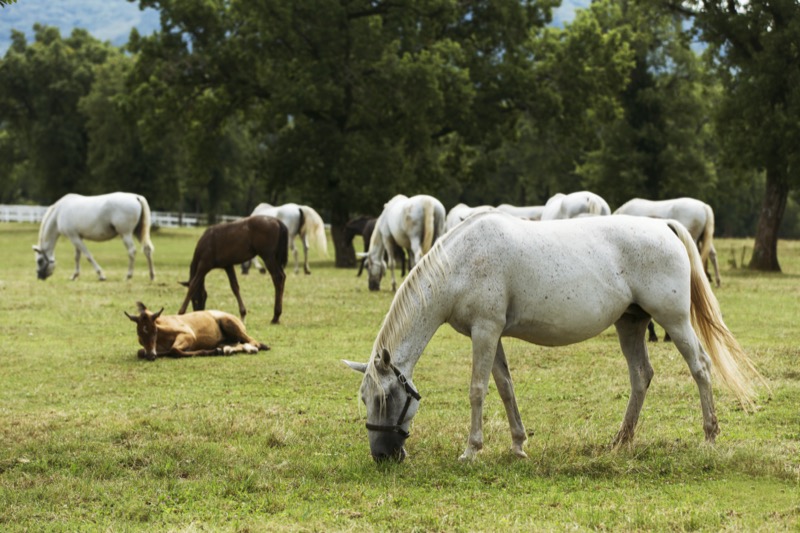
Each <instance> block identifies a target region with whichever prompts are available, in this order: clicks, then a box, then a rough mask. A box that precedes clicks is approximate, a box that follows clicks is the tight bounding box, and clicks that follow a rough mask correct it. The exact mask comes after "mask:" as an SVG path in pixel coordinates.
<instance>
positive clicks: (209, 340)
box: [125, 302, 269, 361]
mask: <svg viewBox="0 0 800 533" xmlns="http://www.w3.org/2000/svg"><path fill="white" fill-rule="evenodd" d="M136 306H137V307H138V309H139V315H138V316H131V315H129V314H128V313H127V312H125V315H126V316H127V317H128V318H129V319H131V320H132V321H133V322H136V333H137V334H138V335H139V344H141V345H142V349H141V350H139V354H138V355H139V357H140V358H143V359H149V360H151V361H153V360H155V358H156V357H158V356H164V355H168V356H172V357H192V356H195V355H230V354H234V353H239V352H247V353H256V352H258V351H259V350H269V346H267V345H266V344H264V343H261V342H258V341H257V340H255V339H254V338H253V337H251V336H250V335H248V334H247V332H246V331H245V329H244V324H243V323H242V321H241V320H239V318H238V317H236V316H233V315H231V314H229V313H224V312H222V311H195V312H193V313H187V314H185V315H166V316H161V313H162V312H163V311H164V309H163V308H162V309H161V311H159V312H157V313H152V312H151V311H149V310H148V309H147V307H145V305H144V304H143V303H142V302H136Z"/></svg>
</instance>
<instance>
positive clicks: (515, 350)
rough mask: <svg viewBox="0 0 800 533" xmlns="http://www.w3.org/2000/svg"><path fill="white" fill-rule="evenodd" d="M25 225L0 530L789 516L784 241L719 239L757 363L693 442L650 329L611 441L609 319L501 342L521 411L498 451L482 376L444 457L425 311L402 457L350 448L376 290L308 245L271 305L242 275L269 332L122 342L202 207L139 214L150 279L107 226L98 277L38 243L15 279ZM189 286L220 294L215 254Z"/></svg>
mask: <svg viewBox="0 0 800 533" xmlns="http://www.w3.org/2000/svg"><path fill="white" fill-rule="evenodd" d="M37 231H38V227H37V226H35V225H31V224H0V240H2V242H3V243H4V246H6V250H7V253H6V255H5V256H4V263H3V267H4V268H3V270H2V279H0V298H2V302H3V304H2V306H0V324H3V327H2V328H0V360H2V362H3V381H2V383H3V386H2V387H0V501H2V502H3V505H2V506H0V529H2V530H3V531H9V532H15V531H27V530H43V529H44V530H69V531H83V530H110V531H185V530H190V531H196V530H201V531H233V530H236V531H244V530H249V531H286V530H292V531H296V530H303V531H306V530H325V531H341V530H357V531H362V530H368V531H371V530H386V529H392V530H402V531H412V530H422V529H424V530H447V531H496V530H498V529H502V530H504V531H542V530H563V529H565V528H569V529H576V530H589V529H603V530H614V531H643V530H652V531H665V530H693V531H719V530H731V531H754V530H765V529H766V530H770V531H776V530H777V531H793V530H796V529H797V528H798V526H800V490H799V489H800V485H798V483H799V482H800V478H799V477H798V476H800V462H799V461H798V457H800V434H799V433H798V428H800V413H799V412H798V409H797V405H798V402H800V380H799V378H800V375H799V374H798V369H797V356H798V349H797V342H796V335H795V332H796V317H797V315H798V311H800V310H798V301H799V300H798V298H797V276H798V274H800V246H798V244H797V243H794V242H781V255H782V257H783V259H784V266H785V269H786V273H787V274H786V275H783V276H775V275H766V274H756V273H752V272H749V271H747V270H743V269H741V268H739V269H732V268H730V266H729V265H730V261H731V260H732V259H733V260H735V261H736V263H737V264H740V263H741V255H742V252H743V250H746V253H749V252H750V251H751V250H752V241H750V240H748V241H743V240H737V241H734V240H720V241H717V243H716V245H717V250H718V252H719V254H720V263H721V264H722V265H723V273H722V276H723V287H722V288H721V289H718V290H717V291H716V294H717V297H718V298H719V299H720V301H721V305H722V309H723V311H724V313H725V321H726V323H727V324H728V325H729V326H730V328H731V329H732V330H733V332H734V333H735V334H736V336H737V338H738V340H739V341H740V342H741V343H742V344H743V346H744V347H745V349H746V350H747V351H748V352H749V353H750V355H751V356H752V358H753V359H754V360H755V362H756V364H757V365H758V367H759V369H760V370H761V372H762V373H763V374H764V375H765V376H766V378H767V380H768V382H769V384H770V386H771V388H772V394H771V397H769V398H768V397H767V393H766V391H764V390H763V389H762V391H761V393H762V394H761V397H760V398H759V402H758V403H759V409H758V410H757V411H755V412H754V413H745V412H743V411H742V410H741V409H740V408H739V406H738V404H737V402H736V400H735V399H734V397H733V396H732V395H731V394H730V393H728V392H727V391H726V390H725V389H723V388H721V387H717V386H715V387H714V394H715V400H716V404H717V414H718V417H719V421H720V425H721V427H722V433H721V434H720V436H719V437H718V440H717V443H716V445H714V446H707V445H705V444H703V429H702V417H701V414H700V407H699V401H698V397H697V387H696V386H695V385H694V382H693V380H692V378H691V375H690V373H689V370H688V369H687V367H686V364H685V362H684V361H683V358H682V357H681V356H680V355H679V354H678V352H677V351H676V349H675V347H674V346H672V345H671V344H664V343H658V344H654V345H650V347H649V349H650V354H651V358H652V362H653V366H654V368H655V371H656V375H655V377H654V379H653V382H652V384H651V387H650V390H649V392H648V397H647V400H646V402H645V406H644V410H643V412H642V417H641V420H640V426H639V428H638V433H637V437H636V439H635V441H634V443H633V445H632V446H630V447H626V448H623V449H619V450H611V449H610V448H609V444H610V442H611V439H612V438H613V436H614V433H615V431H616V429H617V425H618V424H619V423H620V421H621V419H622V416H623V413H624V410H625V405H626V402H627V398H628V395H629V383H628V375H627V369H626V366H625V362H624V358H623V357H622V356H621V355H620V351H619V345H618V342H617V339H616V336H615V335H614V333H613V330H609V331H608V332H605V333H604V334H602V335H600V336H599V337H597V338H595V339H593V340H591V341H588V342H585V343H581V344H577V345H573V346H568V347H562V348H546V347H538V346H534V345H531V344H527V343H524V342H521V341H517V340H514V339H507V340H505V341H504V343H505V346H506V352H507V354H508V358H509V363H510V367H511V372H512V374H513V376H514V380H515V387H516V393H517V397H518V400H519V407H520V410H521V413H522V417H523V421H524V422H525V424H526V426H527V428H528V430H529V431H530V432H531V433H532V434H531V436H530V438H529V441H528V444H527V446H526V450H527V452H528V454H529V457H530V458H529V459H528V460H526V461H520V460H517V459H515V458H513V457H512V456H511V454H510V453H509V451H508V447H509V444H510V436H509V432H508V425H507V422H506V418H505V412H504V409H503V407H502V402H501V401H500V399H499V397H498V395H497V393H496V390H495V388H494V385H493V384H492V385H491V388H490V392H489V395H488V397H487V401H486V409H485V412H484V433H485V440H486V448H485V449H484V450H483V451H482V452H481V454H480V455H479V457H478V459H477V460H476V461H475V462H473V463H466V464H464V463H460V462H459V461H458V460H457V458H458V456H459V454H460V453H461V452H462V451H463V447H464V445H465V444H466V438H467V432H468V426H469V397H468V396H469V394H468V383H469V374H470V371H469V368H470V361H471V359H470V342H469V339H468V338H466V337H464V336H462V335H459V334H457V333H455V332H454V331H452V329H450V328H449V327H448V326H444V327H442V328H441V329H440V331H439V332H437V334H436V335H435V336H434V338H433V340H432V341H431V343H430V344H429V346H428V347H427V348H426V350H425V353H424V355H423V356H422V358H421V359H420V362H419V364H418V365H417V368H416V371H415V373H414V382H415V385H416V386H417V387H418V388H419V389H420V392H421V393H422V395H423V398H422V403H421V407H420V411H419V413H418V415H417V416H416V417H415V419H414V425H413V427H412V434H411V438H410V439H409V441H408V450H409V453H410V457H409V458H408V459H407V460H406V461H405V462H404V463H402V464H399V465H392V464H389V465H380V466H379V465H376V464H375V463H373V461H372V459H371V458H370V457H369V448H368V443H367V436H366V431H365V429H364V426H363V423H364V409H363V407H362V406H360V405H359V400H358V386H359V383H360V379H361V378H360V377H359V375H357V374H355V373H353V372H352V371H350V370H349V369H347V368H345V367H344V365H342V363H341V362H340V359H343V358H347V359H351V360H359V361H364V360H366V359H367V357H368V355H369V351H370V349H371V348H372V344H373V342H374V339H375V336H376V334H377V331H378V328H379V327H380V324H381V321H382V319H383V316H384V314H385V313H386V311H387V310H388V308H389V305H390V303H391V300H392V294H391V292H389V291H387V290H384V291H383V292H379V293H370V292H369V291H368V290H367V287H366V280H364V278H363V277H362V278H356V277H355V275H354V271H353V270H352V269H347V270H345V269H336V268H333V264H332V261H331V260H330V259H326V260H321V259H319V258H316V259H315V260H314V262H313V263H314V264H312V270H313V271H314V274H313V275H312V276H303V275H299V276H295V275H292V274H289V276H288V279H287V285H286V294H285V300H284V314H283V316H282V324H281V325H279V326H271V325H269V318H270V317H271V305H272V304H271V301H272V286H271V283H270V282H269V281H267V280H266V278H265V277H264V276H262V275H259V274H255V273H251V274H250V275H249V276H247V277H240V284H241V287H242V296H243V298H244V300H245V302H246V304H247V306H248V310H249V313H248V316H247V328H248V331H249V332H250V333H251V334H252V335H254V336H255V337H256V338H258V339H259V340H263V341H265V342H266V343H268V344H269V345H271V346H272V350H271V351H269V352H261V353H259V354H257V355H236V356H232V357H206V358H195V359H183V360H176V359H159V360H158V361H156V362H152V363H151V362H147V361H143V360H139V359H137V358H136V350H137V349H138V344H137V342H136V335H135V327H134V325H133V324H132V323H131V322H129V321H128V319H127V318H126V317H125V316H124V315H123V313H122V312H123V311H128V312H129V313H131V312H133V311H134V310H135V304H134V302H136V301H137V300H141V301H144V302H145V303H146V304H147V305H148V306H150V307H152V308H160V307H162V306H164V307H165V308H166V309H165V313H173V312H175V311H176V310H177V308H178V306H179V304H180V302H181V301H182V299H183V296H184V295H185V292H184V291H185V289H184V288H183V287H181V286H179V285H178V284H177V283H175V280H180V279H186V275H187V274H188V261H189V258H190V257H191V254H192V250H193V248H194V245H195V243H196V241H197V238H198V237H199V235H200V233H201V231H202V229H181V230H168V229H165V228H162V229H160V230H159V231H157V232H155V233H154V234H153V241H154V244H155V248H156V251H155V262H156V273H157V278H156V281H155V282H150V281H149V280H148V278H147V274H146V272H145V270H146V269H144V268H142V267H143V265H144V264H145V262H144V260H143V258H142V255H141V254H139V256H138V257H137V263H136V271H135V274H134V278H133V279H132V280H130V281H125V280H124V277H125V272H126V270H127V255H126V254H125V252H124V249H123V248H124V247H123V246H122V244H121V243H120V242H119V240H118V239H117V240H114V241H110V242H107V243H89V247H90V249H91V250H92V252H93V253H94V255H95V257H96V258H97V259H98V261H100V263H101V264H102V265H103V266H104V268H105V270H106V273H107V274H108V277H109V279H108V281H105V282H102V283H100V282H97V281H95V280H94V279H93V278H92V276H86V277H85V278H84V277H82V278H80V279H79V280H77V281H75V282H70V281H69V280H68V278H69V275H70V273H71V270H72V268H71V262H72V247H71V245H70V244H69V242H67V241H66V240H65V239H62V240H61V241H59V243H58V246H57V249H56V257H57V259H58V260H59V264H58V267H57V268H56V271H55V275H54V276H53V277H51V278H50V279H48V280H47V281H46V282H41V281H38V280H37V279H36V276H35V266H34V261H33V254H32V252H31V250H30V245H31V244H32V243H33V242H35V240H36V235H37ZM207 288H208V291H209V302H208V303H209V306H210V307H214V308H218V309H223V310H235V309H236V302H235V299H234V297H233V295H232V294H231V293H230V289H229V288H228V281H227V278H226V276H225V274H224V273H223V272H222V271H214V272H212V274H210V275H209V277H208V280H207Z"/></svg>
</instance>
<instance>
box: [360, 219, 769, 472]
mask: <svg viewBox="0 0 800 533" xmlns="http://www.w3.org/2000/svg"><path fill="white" fill-rule="evenodd" d="M634 252H635V253H634ZM651 317H652V318H653V319H654V320H656V321H658V322H659V323H660V324H661V325H662V326H664V328H665V329H666V330H667V331H669V332H670V334H671V335H672V338H673V339H675V347H676V348H677V349H678V350H679V351H680V353H681V355H682V356H683V358H684V359H685V360H686V363H687V364H688V366H689V370H690V371H691V375H692V377H693V378H694V380H695V382H696V384H697V388H698V391H699V393H700V406H701V409H702V413H703V429H704V431H705V438H706V440H707V441H709V442H714V439H715V437H716V436H717V434H718V433H719V425H718V423H717V416H716V414H715V409H714V399H713V394H712V388H711V372H712V369H714V370H716V372H717V375H718V376H719V377H720V378H721V380H722V382H723V383H725V384H726V385H727V386H729V387H730V388H731V390H732V391H733V392H734V393H735V394H736V396H737V397H738V398H739V400H740V401H741V402H742V403H743V404H744V405H746V406H748V405H751V404H752V401H753V397H754V394H755V390H754V388H753V383H752V380H753V379H754V378H758V377H759V374H758V371H757V370H756V369H755V367H754V366H753V364H752V362H751V361H750V359H749V358H748V357H747V354H745V352H744V351H743V350H742V348H741V347H740V346H739V344H738V342H737V341H736V339H735V338H734V336H733V334H732V333H731V332H730V331H729V330H728V328H727V327H726V326H725V323H724V322H723V320H722V313H721V311H720V308H719V303H718V302H717V300H716V298H715V297H714V293H713V292H712V291H711V287H710V286H709V283H708V279H707V278H706V276H705V275H704V273H703V265H702V262H701V261H700V254H699V253H698V251H697V247H696V246H695V245H694V242H693V241H692V236H691V235H690V234H689V232H688V231H687V230H686V228H685V227H683V226H682V225H681V224H679V223H678V222H675V221H673V220H655V219H644V218H637V217H627V216H615V217H592V219H586V218H576V219H572V220H560V221H552V222H526V221H522V220H519V219H516V218H513V217H510V216H508V215H506V214H502V213H482V214H479V215H475V216H474V217H470V218H468V219H467V220H465V221H464V222H463V223H461V224H459V225H458V227H456V228H455V229H454V230H453V231H451V232H448V233H447V234H445V236H444V237H443V238H442V239H441V240H440V241H439V242H437V244H436V245H435V246H434V247H433V249H432V250H431V251H430V252H429V253H428V254H427V255H426V256H425V257H424V258H423V259H422V261H421V262H420V264H418V265H417V266H416V268H414V269H413V270H412V271H411V272H410V273H409V275H408V277H406V279H405V281H404V282H403V284H402V285H401V286H400V289H399V290H398V291H397V294H396V295H395V297H394V300H393V301H392V305H391V307H390V308H389V312H388V313H387V314H386V317H385V318H384V321H383V324H382V326H381V329H380V331H379V332H378V335H377V337H376V339H375V343H374V345H373V348H372V352H371V354H370V357H369V360H368V362H367V363H366V364H362V363H353V362H347V361H346V363H347V364H348V365H349V366H350V367H351V368H353V369H354V370H357V371H360V372H364V373H365V375H364V377H363V380H362V383H361V399H362V400H363V402H364V404H365V405H366V411H367V424H366V426H367V432H368V437H369V444H370V452H371V453H372V456H373V458H375V459H376V460H383V459H388V458H394V459H402V458H403V457H405V449H404V444H405V441H406V439H407V438H408V436H409V426H410V424H411V420H412V419H413V417H414V415H415V414H416V413H417V411H418V409H419V399H420V395H419V393H418V392H417V389H416V388H415V387H414V383H413V381H412V379H413V373H414V367H415V366H416V364H417V362H418V361H419V358H420V357H421V355H422V352H423V350H424V349H425V347H426V346H427V345H428V343H429V342H430V340H431V338H432V337H433V335H434V334H435V333H436V331H437V330H438V329H439V326H441V325H442V324H444V323H448V324H450V325H451V326H452V327H453V328H454V329H455V330H456V331H458V332H459V333H461V334H463V335H465V336H468V337H470V338H471V339H472V357H471V359H472V380H471V384H470V391H469V400H470V405H471V410H472V416H471V425H470V432H469V439H468V441H467V446H466V449H465V450H464V453H463V455H462V456H461V458H462V459H472V458H473V457H475V456H476V454H477V453H478V451H479V450H480V449H481V448H482V447H483V404H484V399H485V397H486V393H487V391H488V383H489V377H490V376H494V381H495V383H496V385H497V390H498V392H499V394H500V398H501V399H502V400H503V404H504V405H505V410H506V415H507V418H508V422H509V426H510V428H511V437H512V451H513V453H514V454H516V455H517V456H520V457H526V454H525V451H524V450H523V446H524V444H525V441H526V439H527V433H526V431H525V427H524V426H523V424H522V419H521V417H520V413H519V409H518V407H517V400H516V396H515V393H514V386H513V384H512V380H511V373H510V371H509V365H508V362H507V360H506V354H505V351H504V349H503V344H502V338H503V337H515V338H519V339H522V340H525V341H527V342H532V343H535V344H539V345H542V346H564V345H567V344H572V343H576V342H580V341H583V340H586V339H590V338H592V337H594V336H596V335H599V334H600V333H602V332H603V331H604V330H605V329H606V328H607V327H609V326H610V325H612V324H613V325H614V326H615V327H616V330H617V336H618V337H619V342H620V347H621V349H622V353H623V355H624V356H625V359H626V361H627V363H628V376H629V379H630V384H631V393H630V397H629V399H628V406H627V409H626V411H625V416H624V418H623V420H622V425H621V426H620V429H619V431H618V433H617V435H616V437H615V439H614V443H615V444H623V443H626V442H628V441H630V440H631V439H632V438H633V436H634V430H635V428H636V425H637V421H638V419H639V413H640V412H641V409H642V404H643V403H644V399H645V394H646V393H647V389H648V387H649V386H650V381H651V379H652V378H653V367H652V366H651V364H650V358H649V356H648V350H647V343H646V342H645V339H644V331H645V328H646V327H647V323H648V322H649V321H650V318H651ZM701 342H702V344H701ZM414 400H417V401H414Z"/></svg>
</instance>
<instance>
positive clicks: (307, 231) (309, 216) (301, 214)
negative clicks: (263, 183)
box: [242, 203, 328, 274]
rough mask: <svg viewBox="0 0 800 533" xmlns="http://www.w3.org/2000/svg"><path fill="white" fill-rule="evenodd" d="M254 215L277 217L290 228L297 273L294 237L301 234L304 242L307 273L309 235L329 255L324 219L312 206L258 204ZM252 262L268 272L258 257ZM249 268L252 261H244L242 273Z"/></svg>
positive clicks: (290, 240) (298, 269)
mask: <svg viewBox="0 0 800 533" xmlns="http://www.w3.org/2000/svg"><path fill="white" fill-rule="evenodd" d="M252 215H266V216H270V217H275V218H277V219H279V220H280V221H281V222H283V223H284V224H286V227H287V228H288V229H289V249H290V250H291V251H292V253H293V254H294V273H295V274H297V273H298V272H300V263H299V261H298V258H297V248H296V247H295V245H294V239H295V237H297V236H298V235H299V236H300V242H302V243H303V271H304V272H305V273H306V274H311V270H309V269H308V239H309V237H311V244H312V245H313V247H314V248H315V249H316V250H319V251H320V252H322V254H323V255H325V256H327V255H328V239H327V237H326V236H325V223H324V222H323V221H322V217H321V216H319V213H317V212H316V211H314V209H312V208H311V207H309V206H307V205H297V204H291V203H290V204H283V205H280V206H278V207H275V206H272V205H270V204H258V205H257V206H256V208H255V209H253V212H252V213H251V214H250V216H252ZM252 263H253V266H254V268H257V269H258V270H260V271H261V272H262V273H264V272H266V269H264V267H262V266H261V263H260V262H259V261H258V258H257V257H256V258H253V261H252ZM249 268H250V263H249V262H248V263H244V264H243V265H242V273H243V274H247V271H248V270H249Z"/></svg>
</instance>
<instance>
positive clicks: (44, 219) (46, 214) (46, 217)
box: [39, 202, 58, 247]
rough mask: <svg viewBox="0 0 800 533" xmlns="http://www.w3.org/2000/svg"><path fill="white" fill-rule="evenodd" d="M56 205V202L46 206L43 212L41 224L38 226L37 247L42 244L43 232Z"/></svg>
mask: <svg viewBox="0 0 800 533" xmlns="http://www.w3.org/2000/svg"><path fill="white" fill-rule="evenodd" d="M57 206H58V202H56V203H54V204H53V205H51V206H50V207H48V208H47V211H45V212H44V216H43V217H42V224H41V225H40V226H39V247H42V246H44V243H43V242H42V239H43V238H44V232H45V229H46V228H47V226H48V225H49V222H50V217H51V216H53V211H55V209H56V207H57Z"/></svg>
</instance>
